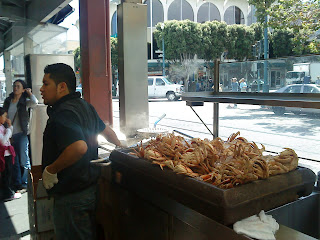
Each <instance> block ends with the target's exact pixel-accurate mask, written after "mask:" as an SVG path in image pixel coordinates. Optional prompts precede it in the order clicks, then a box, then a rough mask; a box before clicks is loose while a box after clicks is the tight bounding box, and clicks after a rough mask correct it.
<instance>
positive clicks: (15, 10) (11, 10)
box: [0, 4, 24, 20]
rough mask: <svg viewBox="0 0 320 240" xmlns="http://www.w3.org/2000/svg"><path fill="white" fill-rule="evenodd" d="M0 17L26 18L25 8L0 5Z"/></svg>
mask: <svg viewBox="0 0 320 240" xmlns="http://www.w3.org/2000/svg"><path fill="white" fill-rule="evenodd" d="M0 17H6V18H9V19H12V20H21V19H23V18H24V11H23V8H20V7H14V6H8V5H4V4H2V5H0Z"/></svg>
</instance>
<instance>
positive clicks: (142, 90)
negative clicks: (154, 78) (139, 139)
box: [117, 2, 149, 136]
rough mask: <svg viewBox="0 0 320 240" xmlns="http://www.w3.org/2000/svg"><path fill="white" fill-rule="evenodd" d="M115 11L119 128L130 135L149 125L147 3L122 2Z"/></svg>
mask: <svg viewBox="0 0 320 240" xmlns="http://www.w3.org/2000/svg"><path fill="white" fill-rule="evenodd" d="M117 12H118V51H119V58H118V63H119V64H118V69H119V108H120V129H121V131H122V132H123V133H125V134H126V136H134V135H135V134H136V133H137V132H136V130H137V129H139V128H145V127H149V109H148V107H149V106H148V54H147V21H146V20H147V6H146V5H144V4H138V3H134V2H122V3H121V4H119V5H118V6H117Z"/></svg>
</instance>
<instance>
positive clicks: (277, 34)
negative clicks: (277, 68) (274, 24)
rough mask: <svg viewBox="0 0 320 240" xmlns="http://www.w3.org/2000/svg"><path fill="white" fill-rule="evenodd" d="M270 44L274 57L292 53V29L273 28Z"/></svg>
mask: <svg viewBox="0 0 320 240" xmlns="http://www.w3.org/2000/svg"><path fill="white" fill-rule="evenodd" d="M271 44H272V50H273V56H274V57H281V56H290V55H293V51H292V49H293V47H294V44H293V31H292V30H291V29H275V30H274V31H273V33H272V37H271Z"/></svg>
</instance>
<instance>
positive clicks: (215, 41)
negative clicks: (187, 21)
mask: <svg viewBox="0 0 320 240" xmlns="http://www.w3.org/2000/svg"><path fill="white" fill-rule="evenodd" d="M200 28H201V31H202V54H199V55H200V57H201V58H203V59H205V60H207V61H210V60H213V59H217V58H220V56H221V54H222V53H223V52H224V51H225V50H226V46H225V39H227V36H228V31H227V24H226V23H224V22H218V21H212V22H205V23H203V24H200Z"/></svg>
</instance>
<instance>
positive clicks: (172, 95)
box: [167, 92, 176, 101]
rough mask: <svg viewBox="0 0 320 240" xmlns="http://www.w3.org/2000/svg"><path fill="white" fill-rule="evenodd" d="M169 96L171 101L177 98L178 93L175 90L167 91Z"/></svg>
mask: <svg viewBox="0 0 320 240" xmlns="http://www.w3.org/2000/svg"><path fill="white" fill-rule="evenodd" d="M167 98H168V100H169V101H174V100H176V95H175V94H174V93H173V92H169V93H167Z"/></svg>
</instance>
